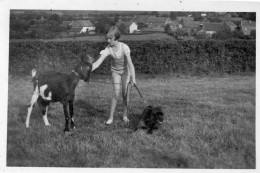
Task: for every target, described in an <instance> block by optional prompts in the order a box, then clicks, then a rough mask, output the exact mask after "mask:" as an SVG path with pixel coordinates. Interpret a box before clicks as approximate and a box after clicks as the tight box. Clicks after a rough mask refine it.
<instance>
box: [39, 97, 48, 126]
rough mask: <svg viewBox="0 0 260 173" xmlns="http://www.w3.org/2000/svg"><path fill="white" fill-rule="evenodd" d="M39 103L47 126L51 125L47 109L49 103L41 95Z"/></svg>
mask: <svg viewBox="0 0 260 173" xmlns="http://www.w3.org/2000/svg"><path fill="white" fill-rule="evenodd" d="M37 103H38V105H39V108H40V110H41V112H42V118H43V121H44V124H45V126H50V123H49V121H48V118H47V111H48V107H49V106H48V105H49V104H48V103H46V102H44V100H43V99H42V98H41V97H39V98H38V100H37Z"/></svg>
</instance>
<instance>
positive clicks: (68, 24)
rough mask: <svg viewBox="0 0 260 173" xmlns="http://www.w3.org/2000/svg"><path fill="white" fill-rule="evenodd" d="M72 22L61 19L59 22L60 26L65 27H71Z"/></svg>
mask: <svg viewBox="0 0 260 173" xmlns="http://www.w3.org/2000/svg"><path fill="white" fill-rule="evenodd" d="M72 23H73V21H63V22H62V24H61V26H62V27H65V28H67V27H71V26H72Z"/></svg>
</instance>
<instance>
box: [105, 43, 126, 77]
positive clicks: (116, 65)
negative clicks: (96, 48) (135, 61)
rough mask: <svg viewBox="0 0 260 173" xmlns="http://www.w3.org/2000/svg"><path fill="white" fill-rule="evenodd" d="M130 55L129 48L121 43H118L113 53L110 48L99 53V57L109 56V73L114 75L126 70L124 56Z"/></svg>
mask: <svg viewBox="0 0 260 173" xmlns="http://www.w3.org/2000/svg"><path fill="white" fill-rule="evenodd" d="M128 53H130V49H129V47H128V46H127V45H126V44H125V43H122V42H119V49H118V50H117V51H116V52H115V51H113V50H112V48H111V47H110V46H107V47H106V48H105V49H104V50H102V51H101V52H100V54H101V55H104V56H106V57H107V56H109V55H111V57H112V58H111V71H113V72H116V73H120V74H122V73H124V72H126V71H127V70H128V65H127V59H126V54H128Z"/></svg>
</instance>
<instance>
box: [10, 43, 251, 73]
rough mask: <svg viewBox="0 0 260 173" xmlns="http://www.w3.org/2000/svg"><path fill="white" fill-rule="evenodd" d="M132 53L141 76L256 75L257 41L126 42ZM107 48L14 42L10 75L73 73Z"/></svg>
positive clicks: (104, 66)
mask: <svg viewBox="0 0 260 173" xmlns="http://www.w3.org/2000/svg"><path fill="white" fill-rule="evenodd" d="M124 42H125V43H126V44H128V45H129V47H130V49H131V57H132V60H133V63H134V65H135V69H136V71H137V72H138V73H145V74H158V73H181V74H193V75H199V74H209V73H236V72H255V68H256V67H255V64H256V58H255V57H256V51H255V50H256V43H255V41H238V40H229V41H213V40H203V41H202V40H190V41H179V42H176V41H171V40H153V41H124ZM105 46H106V43H104V42H90V41H77V42H76V41H65V42H42V41H30V42H10V45H9V72H10V73H11V74H14V73H15V74H17V73H19V74H27V75H28V74H30V71H31V69H32V68H37V69H38V70H40V71H46V70H57V71H61V72H69V71H71V70H72V69H73V67H74V66H75V65H76V64H77V63H78V61H79V59H80V56H81V55H82V54H83V55H84V54H86V53H88V54H90V55H92V56H94V57H95V58H97V57H98V55H99V52H100V51H101V50H103V49H104V48H105ZM109 67H110V62H109V60H105V62H104V63H103V64H102V65H101V67H100V68H99V69H98V70H97V71H96V72H95V73H101V74H107V73H109V69H110V68H109Z"/></svg>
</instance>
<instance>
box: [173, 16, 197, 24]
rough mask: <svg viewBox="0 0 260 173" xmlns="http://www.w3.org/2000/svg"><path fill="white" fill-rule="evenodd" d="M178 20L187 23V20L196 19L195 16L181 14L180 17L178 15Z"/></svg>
mask: <svg viewBox="0 0 260 173" xmlns="http://www.w3.org/2000/svg"><path fill="white" fill-rule="evenodd" d="M177 20H178V21H182V22H184V23H185V22H189V21H194V17H187V16H179V17H177Z"/></svg>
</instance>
